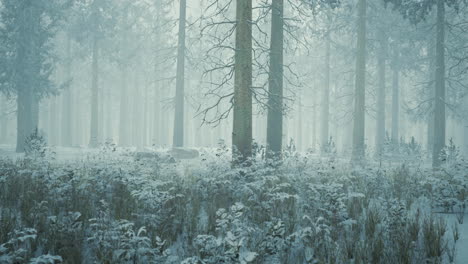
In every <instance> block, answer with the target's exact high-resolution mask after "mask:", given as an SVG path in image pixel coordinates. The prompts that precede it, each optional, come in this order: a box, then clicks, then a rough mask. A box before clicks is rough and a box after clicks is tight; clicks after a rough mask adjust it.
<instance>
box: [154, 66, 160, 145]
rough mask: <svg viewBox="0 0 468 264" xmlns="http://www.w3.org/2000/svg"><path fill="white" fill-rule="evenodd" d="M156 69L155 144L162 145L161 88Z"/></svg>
mask: <svg viewBox="0 0 468 264" xmlns="http://www.w3.org/2000/svg"><path fill="white" fill-rule="evenodd" d="M158 76H159V75H158V69H157V68H156V82H155V85H154V110H153V111H154V113H153V114H154V120H153V144H156V145H161V91H160V89H161V87H160V86H159V80H158Z"/></svg>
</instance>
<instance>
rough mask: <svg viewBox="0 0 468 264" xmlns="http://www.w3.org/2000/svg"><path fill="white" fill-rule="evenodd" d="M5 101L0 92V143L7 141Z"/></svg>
mask: <svg viewBox="0 0 468 264" xmlns="http://www.w3.org/2000/svg"><path fill="white" fill-rule="evenodd" d="M7 102H8V101H7V100H6V98H5V96H3V95H1V94H0V143H6V142H7Z"/></svg>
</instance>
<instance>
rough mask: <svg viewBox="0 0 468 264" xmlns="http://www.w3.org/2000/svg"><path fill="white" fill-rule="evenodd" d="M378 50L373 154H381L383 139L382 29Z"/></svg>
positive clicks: (384, 47)
mask: <svg viewBox="0 0 468 264" xmlns="http://www.w3.org/2000/svg"><path fill="white" fill-rule="evenodd" d="M379 42H380V51H379V54H378V75H379V87H378V90H377V119H376V121H377V131H376V135H375V154H376V156H377V157H380V156H381V155H382V151H383V145H384V141H385V97H386V95H385V82H386V76H385V73H386V57H387V36H386V35H385V32H384V31H383V29H380V30H379Z"/></svg>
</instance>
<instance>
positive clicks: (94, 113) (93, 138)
mask: <svg viewBox="0 0 468 264" xmlns="http://www.w3.org/2000/svg"><path fill="white" fill-rule="evenodd" d="M98 48H99V47H98V39H97V36H94V37H93V55H92V56H93V58H92V59H93V62H92V83H91V127H90V132H91V134H90V139H89V146H90V147H91V148H95V147H97V145H98V135H99V133H98V126H99V123H98V122H99V121H98V115H99V109H98V102H99V101H98V94H99V87H98V85H99V79H98V78H99V73H98V70H99V65H98V56H99V53H98V52H99V51H98Z"/></svg>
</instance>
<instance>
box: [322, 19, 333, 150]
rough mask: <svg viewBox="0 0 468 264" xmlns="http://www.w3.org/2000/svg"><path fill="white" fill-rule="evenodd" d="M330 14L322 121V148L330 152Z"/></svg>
mask: <svg viewBox="0 0 468 264" xmlns="http://www.w3.org/2000/svg"><path fill="white" fill-rule="evenodd" d="M327 16H328V25H327V27H328V29H327V35H326V44H325V45H326V47H325V83H324V86H323V91H322V104H321V106H322V122H321V126H320V127H321V131H320V148H321V150H322V152H325V153H326V152H328V151H329V149H328V139H329V124H330V55H331V32H330V23H331V16H330V14H327Z"/></svg>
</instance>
